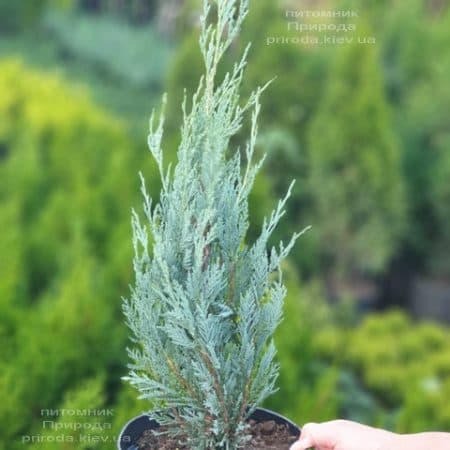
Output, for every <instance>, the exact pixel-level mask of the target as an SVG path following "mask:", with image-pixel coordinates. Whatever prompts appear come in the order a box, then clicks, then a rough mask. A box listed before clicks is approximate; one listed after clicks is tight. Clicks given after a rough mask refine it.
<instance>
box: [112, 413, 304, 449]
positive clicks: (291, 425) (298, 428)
mask: <svg viewBox="0 0 450 450" xmlns="http://www.w3.org/2000/svg"><path fill="white" fill-rule="evenodd" d="M255 412H260V413H262V414H268V415H271V416H275V417H278V418H279V419H280V420H281V421H284V422H286V424H287V425H288V426H289V429H291V430H294V429H295V430H296V431H298V435H300V433H301V428H300V427H299V426H298V425H297V424H296V423H294V422H293V421H292V420H290V419H288V418H287V417H285V416H283V415H281V414H279V413H277V412H276V411H273V410H271V409H267V408H259V407H258V408H255V409H254V411H253V412H252V414H254V413H255ZM143 417H148V418H149V421H151V420H152V417H151V412H148V413H142V414H139V415H138V416H135V417H133V418H132V419H130V420H129V421H128V422H127V423H126V424H125V425H124V426H123V428H122V430H121V431H120V434H119V436H118V438H117V449H118V450H127V449H123V447H121V441H122V436H124V434H125V431H126V429H127V428H128V427H129V426H130V425H131V424H132V423H133V422H135V421H137V420H139V419H141V418H143ZM128 445H129V446H131V445H133V442H130V443H128Z"/></svg>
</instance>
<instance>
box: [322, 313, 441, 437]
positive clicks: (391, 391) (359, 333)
mask: <svg viewBox="0 0 450 450" xmlns="http://www.w3.org/2000/svg"><path fill="white" fill-rule="evenodd" d="M315 343H316V344H317V347H316V350H317V351H318V353H319V354H321V355H327V356H328V357H330V358H332V357H334V356H335V355H336V353H337V352H340V355H341V356H340V364H341V365H343V366H345V367H349V368H352V369H353V370H354V371H355V372H356V373H357V374H358V375H359V377H360V378H361V379H362V382H363V384H364V385H365V386H366V387H367V388H368V389H369V390H370V391H372V392H373V393H375V394H376V396H377V397H378V398H379V399H380V401H381V403H382V404H383V405H385V408H386V409H387V410H391V411H393V412H394V411H395V416H394V417H395V420H394V422H393V425H394V427H395V429H396V430H397V431H400V432H419V431H424V430H431V429H448V428H449V427H450V407H449V404H448V401H447V400H446V399H448V397H447V396H448V392H449V389H450V377H449V374H450V345H449V344H450V331H449V330H448V329H447V328H445V327H442V326H439V325H435V324H431V323H426V322H424V323H420V322H419V323H418V322H415V321H413V320H412V319H410V318H408V317H407V316H406V315H405V313H402V312H398V311H397V312H390V313H385V314H373V315H371V316H368V317H367V318H366V319H364V321H363V322H362V324H361V325H360V326H358V327H357V328H356V329H354V330H348V331H346V332H342V331H340V330H339V329H338V328H335V329H334V330H332V329H330V330H325V331H324V332H322V333H320V334H319V336H318V338H317V340H316V341H315Z"/></svg>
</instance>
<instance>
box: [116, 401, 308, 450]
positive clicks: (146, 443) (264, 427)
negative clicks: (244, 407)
mask: <svg viewBox="0 0 450 450" xmlns="http://www.w3.org/2000/svg"><path fill="white" fill-rule="evenodd" d="M138 421H139V422H138ZM133 425H134V429H131V428H133ZM137 425H139V426H137ZM249 425H250V430H249V431H250V434H251V438H250V441H249V442H248V443H247V444H246V446H245V447H243V448H242V450H289V448H290V446H291V445H292V444H293V443H294V442H295V441H296V440H297V439H298V437H299V435H300V429H299V428H298V427H297V426H296V425H295V424H294V423H292V422H291V421H289V420H288V419H286V418H284V417H282V416H280V415H278V414H275V413H273V412H272V411H268V410H265V409H260V408H259V409H257V410H256V411H255V412H254V413H253V414H252V416H251V417H250V419H249ZM130 427H131V428H130ZM154 429H159V431H162V430H163V429H162V428H160V427H159V426H158V424H157V423H156V422H155V421H152V420H149V418H148V417H147V416H140V417H138V418H136V419H134V421H131V422H130V423H129V424H128V425H127V426H125V428H124V430H123V431H122V433H121V438H120V440H119V449H120V450H193V449H190V448H188V447H185V446H182V445H180V444H179V439H177V440H174V439H171V438H168V437H167V436H155V434H154V433H153V432H152V430H154ZM127 430H128V431H127ZM126 438H128V439H126ZM182 440H183V439H182V438H181V441H182Z"/></svg>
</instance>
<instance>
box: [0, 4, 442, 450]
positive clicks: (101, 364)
mask: <svg viewBox="0 0 450 450" xmlns="http://www.w3.org/2000/svg"><path fill="white" fill-rule="evenodd" d="M311 5H314V6H311ZM198 8H199V1H198V0H166V1H158V0H129V1H125V0H46V1H34V0H20V1H10V0H0V116H1V121H0V180H1V181H0V224H1V233H0V251H1V253H0V348H1V350H2V353H1V354H2V358H1V359H0V399H1V401H0V424H1V426H0V450H3V449H5V450H6V449H8V450H15V449H21V448H26V447H27V446H29V447H30V448H33V449H38V448H42V449H47V448H48V449H50V448H59V449H62V448H64V449H77V450H78V449H80V450H81V449H111V448H112V447H113V446H114V444H113V442H114V439H115V436H117V434H118V432H119V430H120V428H121V427H122V426H123V424H124V423H125V422H126V421H127V420H129V419H130V418H131V417H133V416H135V415H137V414H139V413H141V412H142V411H145V410H146V408H147V405H146V404H145V402H142V401H138V400H137V399H136V393H135V392H134V391H132V390H130V388H128V387H127V386H125V385H124V384H123V383H122V382H121V380H120V377H121V376H123V375H124V374H125V372H126V364H127V358H126V355H125V348H126V346H127V339H128V338H127V330H126V328H125V325H124V323H123V318H122V314H121V300H120V297H121V296H126V295H127V293H128V284H129V283H130V282H131V281H132V276H133V275H132V266H131V257H132V249H131V239H130V238H131V230H130V224H129V222H130V209H131V207H136V208H138V209H139V205H140V194H139V180H138V172H139V171H142V172H143V173H144V175H145V177H146V179H147V183H148V188H149V190H150V192H151V193H152V195H153V196H154V197H157V196H158V191H159V180H158V177H159V175H158V172H157V170H156V167H155V165H154V164H153V162H152V160H151V158H150V155H149V154H148V152H147V151H146V145H145V142H146V127H147V120H148V117H149V114H150V112H151V109H152V108H153V107H157V106H158V105H159V99H160V96H161V94H162V92H163V91H164V90H167V91H168V93H169V105H168V118H167V119H168V121H167V134H166V137H165V143H166V148H167V154H168V159H169V160H170V159H173V158H174V155H175V150H176V145H177V142H178V139H179V136H178V127H179V120H180V116H181V110H180V101H181V99H182V96H183V91H184V89H187V91H188V92H192V90H193V88H194V87H195V86H196V83H197V80H198V76H199V74H200V73H201V71H202V65H201V60H200V56H199V52H198V49H197V43H196V39H197V33H198V30H197V23H198V22H197V20H196V18H197V17H198V14H199V9H198ZM287 10H289V11H293V10H294V11H306V10H308V11H310V10H319V11H320V10H326V11H341V10H353V11H356V12H357V13H358V17H357V18H353V19H348V18H347V19H344V18H340V19H330V18H319V19H318V18H303V19H300V18H294V17H290V18H287V17H286V11H287ZM336 20H337V23H346V24H349V23H352V24H354V25H355V30H354V31H346V32H343V31H342V32H341V33H344V34H345V36H346V37H352V38H353V42H352V43H347V44H323V45H316V44H311V43H309V44H308V43H304V42H300V43H297V41H295V39H297V38H305V37H306V35H311V36H313V35H315V36H317V37H319V38H322V37H323V33H318V32H317V31H316V32H314V31H308V32H302V33H300V32H299V31H298V30H295V26H293V25H291V26H288V23H289V22H298V23H302V24H310V25H313V24H327V25H330V24H333V23H335V22H336ZM288 28H290V29H288ZM327 34H328V35H337V32H330V31H327ZM368 36H373V37H375V38H376V43H374V44H369V43H367V42H366V43H361V42H358V38H361V37H362V38H365V37H368ZM274 39H275V40H276V42H275V43H272V41H273V40H274ZM247 41H252V43H253V45H252V49H251V53H250V63H249V67H248V70H247V77H246V80H245V84H244V91H245V93H249V92H250V91H251V90H252V89H253V88H254V87H255V86H257V85H258V84H263V83H265V82H266V81H267V80H269V79H271V78H273V77H274V76H277V79H276V80H275V81H274V83H273V84H272V85H271V86H270V88H269V89H268V91H267V92H266V94H265V96H264V99H263V111H262V117H261V123H260V142H259V150H258V151H259V152H260V153H261V154H262V153H263V152H267V153H268V158H267V161H266V164H265V168H264V170H263V173H261V175H260V176H259V178H258V180H257V183H256V186H255V189H254V192H253V193H252V198H251V213H252V218H253V223H252V226H251V228H250V235H249V239H252V237H253V236H254V235H255V231H256V230H257V229H258V226H259V224H260V223H261V221H262V219H263V217H264V215H265V214H266V213H267V212H268V211H270V209H271V207H272V206H273V204H274V201H275V199H276V198H277V196H279V195H280V194H281V193H283V192H284V191H285V190H286V188H287V186H288V184H289V183H290V181H291V179H292V178H296V179H297V185H296V189H295V194H294V198H293V199H292V202H291V205H290V208H289V211H288V214H287V216H286V220H285V221H284V223H283V225H282V227H281V228H280V230H279V231H278V232H277V236H276V239H279V238H286V237H287V235H288V234H289V233H290V232H291V231H292V230H293V229H300V228H303V227H304V226H306V225H309V224H311V225H312V226H313V228H312V231H311V232H309V233H308V234H307V235H306V236H305V237H303V238H302V240H301V241H300V242H299V244H298V245H297V247H296V249H295V251H294V252H293V254H292V257H291V259H290V261H289V264H287V265H286V268H285V271H286V281H287V285H288V298H287V300H286V311H285V320H284V322H283V324H282V326H281V327H280V329H279V331H278V334H277V336H276V341H277V344H278V349H279V360H280V362H281V368H282V369H281V375H280V380H279V387H280V390H279V392H278V393H277V394H276V395H275V396H274V397H273V398H271V399H270V400H269V401H268V403H267V405H266V406H268V407H271V408H273V409H276V410H277V411H279V412H280V413H283V414H285V415H287V416H289V417H290V418H291V419H293V420H295V421H297V422H298V423H300V424H301V423H304V422H306V421H321V420H326V419H332V418H335V417H338V416H339V417H346V418H350V419H354V420H360V421H363V422H366V423H370V424H374V425H379V426H384V427H388V428H390V429H393V430H396V431H400V432H414V431H423V430H431V429H441V430H446V431H448V430H450V402H449V401H448V399H449V398H450V330H449V328H448V325H446V324H445V322H446V321H447V322H448V321H449V320H450V299H449V297H450V294H449V292H450V261H449V248H450V119H449V117H450V83H449V77H448V74H449V72H450V7H449V6H448V5H447V2H445V1H438V0H411V1H409V2H401V1H398V0H385V1H382V2H363V1H362V0H350V1H344V0H342V1H341V0H328V1H325V0H323V1H320V2H319V1H318V2H314V3H312V2H308V1H306V0H304V1H302V0H290V1H288V0H278V1H276V0H253V2H252V4H251V13H250V16H249V18H248V20H247V22H246V25H245V29H244V30H243V33H242V35H241V37H240V39H239V41H238V42H237V43H236V45H235V46H234V48H233V49H232V53H233V54H232V55H230V62H231V61H232V59H233V58H234V57H235V56H236V55H238V54H239V52H241V51H242V49H243V48H244V46H245V44H246V42H247ZM269 43H270V45H269ZM227 64H228V63H227ZM227 67H228V66H224V67H223V68H222V70H223V73H226V70H227ZM247 130H248V124H245V125H244V127H243V130H242V133H241V134H240V135H239V136H237V137H236V139H235V142H233V145H235V146H238V145H240V144H242V143H243V142H244V139H245V132H246V131H247ZM436 318H438V319H440V322H441V323H438V322H437V321H435V320H434V319H436ZM50 410H51V411H56V410H59V411H61V410H64V411H66V412H67V411H77V410H79V411H81V412H82V411H86V410H88V411H89V410H90V411H91V412H92V411H103V410H107V411H109V412H111V411H112V415H111V416H95V415H92V414H91V415H90V416H89V415H86V414H81V415H75V416H72V415H69V414H66V415H64V416H59V417H56V416H55V417H53V416H51V417H50V416H48V415H47V412H48V411H50ZM44 421H46V424H45V426H44ZM49 422H52V424H50V423H49ZM98 423H100V424H106V426H102V427H100V426H98ZM77 427H81V429H79V428H77ZM80 433H81V434H82V435H84V436H85V438H84V439H81V440H80V439H79V437H80ZM61 436H62V438H61ZM58 439H63V440H64V442H58Z"/></svg>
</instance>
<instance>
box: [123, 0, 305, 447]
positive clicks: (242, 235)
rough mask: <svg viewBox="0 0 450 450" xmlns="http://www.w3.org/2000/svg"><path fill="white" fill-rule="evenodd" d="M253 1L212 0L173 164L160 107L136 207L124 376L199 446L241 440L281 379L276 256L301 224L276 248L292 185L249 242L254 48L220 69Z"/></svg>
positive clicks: (281, 289) (281, 293)
mask: <svg viewBox="0 0 450 450" xmlns="http://www.w3.org/2000/svg"><path fill="white" fill-rule="evenodd" d="M248 6H249V5H248V0H216V1H212V0H205V1H204V5H203V13H202V16H201V35H200V49H201V53H202V55H203V59H204V63H205V72H204V75H203V76H202V78H201V79H200V82H199V86H198V89H197V91H196V92H195V94H194V95H193V97H192V100H191V101H189V102H188V101H187V99H186V98H185V100H184V102H183V105H182V109H183V123H182V126H181V142H180V145H179V148H178V153H177V162H176V166H175V168H174V169H173V170H171V168H170V166H169V167H168V168H167V169H166V167H165V165H164V162H163V152H162V148H161V146H162V137H163V122H164V119H163V113H162V114H161V118H160V119H159V120H158V123H157V124H156V123H155V122H156V121H155V117H154V114H153V115H152V117H151V120H150V134H149V138H148V145H149V148H150V151H151V153H152V155H153V157H154V159H155V160H156V163H157V165H158V167H159V170H160V174H161V180H162V190H161V193H160V199H159V203H158V204H156V205H153V204H152V200H151V199H150V197H149V195H148V194H147V190H146V188H145V181H144V178H143V177H142V192H143V197H144V211H145V218H144V220H141V218H140V217H139V216H138V214H137V213H136V212H134V211H133V215H132V226H133V243H134V250H135V257H134V270H135V275H136V279H135V284H134V286H133V288H132V292H131V295H130V298H129V299H128V300H125V301H124V312H125V315H126V319H127V323H128V325H129V327H130V328H131V330H132V333H133V340H134V342H135V344H136V345H135V346H134V348H133V349H130V350H129V355H130V357H131V359H132V361H133V363H132V364H131V365H130V373H129V376H128V377H126V379H127V380H128V381H130V382H131V383H132V384H133V385H134V386H135V387H136V388H137V389H138V390H139V391H140V394H141V397H142V398H146V399H148V400H149V401H150V402H151V405H152V413H153V414H156V415H157V418H158V420H159V422H160V423H161V424H164V425H166V426H167V427H168V429H169V432H170V433H172V434H177V433H182V434H183V435H184V436H185V438H186V439H187V445H188V446H189V448H192V449H196V450H202V449H212V448H221V449H230V450H231V449H237V448H239V447H240V446H241V445H242V444H243V442H244V441H245V439H246V433H245V430H246V425H245V420H246V418H247V417H248V414H249V413H251V412H252V410H254V408H255V407H256V406H258V405H260V404H261V403H262V401H263V400H264V399H265V398H266V397H267V396H269V395H270V394H271V393H273V392H274V390H275V382H276V378H277V375H278V366H277V364H276V363H275V361H274V357H275V347H274V344H273V339H272V338H273V333H274V331H275V329H276V327H277V326H278V324H279V323H280V320H281V318H282V306H283V299H284V297H285V294H286V289H285V286H284V284H283V282H282V279H281V271H280V263H281V262H282V260H283V259H284V258H285V257H286V256H287V255H288V253H289V251H290V250H291V248H292V246H293V245H294V243H295V241H296V239H297V238H298V237H299V235H300V234H301V233H295V234H294V235H293V236H292V238H291V239H290V241H289V242H288V243H287V244H286V245H283V243H280V244H279V246H277V247H276V248H275V247H274V248H268V240H269V238H270V236H271V234H272V232H273V231H274V229H275V227H276V226H277V224H278V222H279V220H280V219H281V218H282V216H283V215H284V212H285V204H286V201H287V199H288V197H289V195H290V192H291V188H292V185H291V188H289V190H288V192H287V194H286V196H285V197H284V198H283V199H281V200H280V201H279V203H278V205H277V207H276V208H275V209H274V211H273V212H272V214H271V215H270V217H268V218H267V219H266V220H264V223H263V225H262V229H261V233H260V235H259V237H258V238H257V239H256V240H255V241H254V242H253V243H252V244H249V243H247V242H246V232H247V229H248V226H249V217H248V196H249V193H250V190H251V189H252V185H253V182H254V180H255V176H256V175H257V173H258V170H259V169H260V167H261V164H262V160H259V161H256V162H255V161H254V151H255V143H256V137H257V121H258V115H259V112H260V96H261V94H262V92H263V91H264V89H265V87H260V88H257V89H256V90H255V91H254V92H253V93H252V94H251V95H250V97H249V98H248V99H247V100H245V101H242V100H241V97H240V87H241V83H242V78H243V74H244V69H245V66H246V61H247V53H248V48H247V49H246V51H245V52H244V54H243V55H242V57H241V59H240V60H239V61H237V62H236V63H235V65H234V67H233V69H232V70H231V71H230V72H229V73H227V74H226V75H225V77H224V78H223V80H222V81H221V82H220V83H218V82H216V78H217V76H216V74H217V70H218V65H219V63H220V61H221V59H222V57H223V56H224V54H225V52H226V51H227V49H228V48H229V47H230V45H231V44H232V42H233V41H234V39H235V38H236V36H237V35H238V33H239V30H240V28H241V25H242V22H243V21H244V18H245V16H246V15H247V13H248ZM164 103H165V100H164ZM246 113H249V116H250V122H251V129H250V136H249V138H248V141H247V145H246V148H245V149H244V151H242V152H241V151H240V150H239V149H233V148H232V145H231V144H230V139H231V138H232V137H233V136H234V135H235V134H236V133H237V132H238V131H239V130H240V128H241V127H242V124H243V120H244V119H245V117H246ZM241 153H242V154H243V155H244V156H245V158H243V159H244V161H242V162H241ZM276 275H277V276H276Z"/></svg>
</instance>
